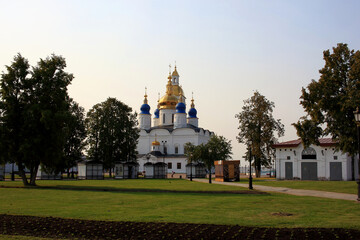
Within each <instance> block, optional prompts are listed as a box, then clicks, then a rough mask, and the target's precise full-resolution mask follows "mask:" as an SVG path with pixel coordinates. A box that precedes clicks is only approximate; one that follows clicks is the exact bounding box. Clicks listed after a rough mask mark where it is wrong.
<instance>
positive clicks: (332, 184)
mask: <svg viewBox="0 0 360 240" xmlns="http://www.w3.org/2000/svg"><path fill="white" fill-rule="evenodd" d="M240 182H242V183H245V182H246V183H247V182H248V178H241V179H240ZM253 184H254V185H263V186H271V187H285V188H294V189H308V190H319V191H326V192H338V193H350V194H357V183H356V182H355V181H299V180H274V179H269V178H260V179H257V178H254V179H253Z"/></svg>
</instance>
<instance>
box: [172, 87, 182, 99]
mask: <svg viewBox="0 0 360 240" xmlns="http://www.w3.org/2000/svg"><path fill="white" fill-rule="evenodd" d="M172 90H173V94H174V95H175V96H177V97H179V96H180V95H182V96H185V94H184V90H182V88H181V86H179V85H173V87H172Z"/></svg>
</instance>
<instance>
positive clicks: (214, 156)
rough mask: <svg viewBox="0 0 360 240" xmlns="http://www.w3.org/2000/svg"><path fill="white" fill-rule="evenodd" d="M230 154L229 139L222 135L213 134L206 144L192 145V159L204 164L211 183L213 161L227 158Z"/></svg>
mask: <svg viewBox="0 0 360 240" xmlns="http://www.w3.org/2000/svg"><path fill="white" fill-rule="evenodd" d="M231 154H232V147H231V141H230V140H227V139H226V138H225V137H223V136H217V135H213V136H212V137H211V138H210V140H209V141H208V142H207V143H206V144H200V145H198V146H194V147H193V160H195V159H196V160H198V161H200V162H202V163H204V164H205V166H206V167H207V169H208V171H209V183H211V168H212V167H213V166H214V161H216V160H225V159H229V158H230V157H231Z"/></svg>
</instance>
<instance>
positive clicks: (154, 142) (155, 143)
mask: <svg viewBox="0 0 360 240" xmlns="http://www.w3.org/2000/svg"><path fill="white" fill-rule="evenodd" d="M151 144H152V145H153V146H159V145H160V143H159V142H158V141H156V140H155V141H153V142H152V143H151Z"/></svg>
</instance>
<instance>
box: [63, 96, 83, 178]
mask: <svg viewBox="0 0 360 240" xmlns="http://www.w3.org/2000/svg"><path fill="white" fill-rule="evenodd" d="M69 106H70V108H69V110H70V113H71V114H70V116H69V119H68V124H67V125H66V128H65V131H66V136H67V137H66V140H65V145H64V160H63V164H64V165H63V166H62V169H67V173H68V177H69V174H70V173H69V169H70V168H71V167H73V166H75V165H76V163H77V162H78V161H79V160H80V159H81V156H82V151H83V149H84V147H85V143H84V139H85V137H86V131H85V110H84V108H83V107H81V106H79V104H78V103H77V102H75V101H73V100H72V99H69Z"/></svg>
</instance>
